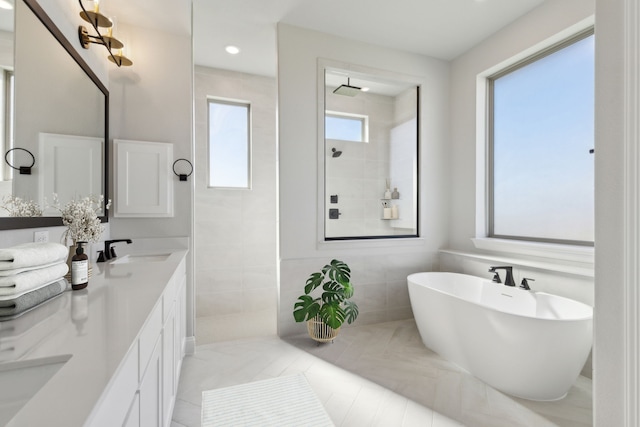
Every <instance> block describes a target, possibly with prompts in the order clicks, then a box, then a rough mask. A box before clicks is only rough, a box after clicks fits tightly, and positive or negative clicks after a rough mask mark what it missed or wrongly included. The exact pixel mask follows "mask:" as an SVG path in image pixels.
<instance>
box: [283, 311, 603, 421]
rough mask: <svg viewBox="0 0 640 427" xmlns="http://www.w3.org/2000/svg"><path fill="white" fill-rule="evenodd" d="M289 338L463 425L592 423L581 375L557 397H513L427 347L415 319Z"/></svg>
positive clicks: (588, 389)
mask: <svg viewBox="0 0 640 427" xmlns="http://www.w3.org/2000/svg"><path fill="white" fill-rule="evenodd" d="M287 341H288V342H290V343H291V344H293V345H295V346H296V347H298V348H301V349H304V350H305V351H308V352H310V353H311V354H313V355H315V356H318V357H320V358H322V359H324V360H326V361H328V362H331V363H332V364H334V365H335V366H338V367H341V368H344V369H345V370H347V371H349V372H352V373H354V374H358V375H361V376H362V377H364V378H367V379H369V380H371V381H373V382H375V383H377V384H380V385H382V386H383V387H385V388H387V389H389V390H392V391H395V392H396V393H398V394H400V395H402V396H405V397H408V398H409V399H411V400H413V401H414V402H416V403H419V404H421V405H424V406H426V407H428V408H431V409H433V410H434V411H437V412H439V413H441V414H444V415H446V416H448V417H450V418H452V419H454V420H456V421H458V422H460V423H462V424H464V425H467V426H482V427H484V426H488V427H493V426H505V427H507V426H508V427H515V426H526V427H529V426H535V427H538V426H540V427H547V426H548V427H552V426H561V427H574V426H575V427H578V426H580V427H586V426H591V425H592V388H591V380H590V379H588V378H585V377H582V376H581V377H579V378H578V380H577V381H576V384H575V385H574V386H573V387H572V388H571V390H570V391H569V393H568V395H567V397H565V398H564V399H562V400H559V401H556V402H533V401H529V400H526V399H519V398H515V397H511V396H508V395H505V394H503V393H501V392H499V391H496V390H495V389H493V388H491V387H490V386H488V385H486V384H485V383H483V382H482V381H480V380H478V379H476V378H475V377H473V376H472V375H470V374H468V373H467V372H466V371H464V370H462V369H460V368H459V367H457V366H456V365H454V364H453V363H450V362H448V361H447V360H445V359H443V358H441V357H440V356H438V355H437V354H436V353H434V352H432V351H430V350H429V349H427V348H426V347H425V346H424V344H423V343H422V340H421V338H420V335H419V333H418V330H417V327H416V324H415V322H414V321H413V320H403V321H396V322H389V323H382V324H376V325H365V326H355V327H349V328H344V329H343V330H342V331H340V335H339V336H338V338H337V339H336V340H335V341H334V343H333V344H326V345H321V346H318V345H316V344H315V343H314V342H313V341H311V340H310V339H309V338H308V337H306V336H298V337H293V338H290V339H287Z"/></svg>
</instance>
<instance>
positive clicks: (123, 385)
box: [88, 259, 186, 427]
mask: <svg viewBox="0 0 640 427" xmlns="http://www.w3.org/2000/svg"><path fill="white" fill-rule="evenodd" d="M185 301H186V269H185V261H184V259H183V260H182V262H181V263H180V265H179V266H178V268H177V269H176V271H175V273H174V274H173V276H172V277H171V279H170V280H169V282H168V283H167V285H166V287H165V289H164V291H163V293H162V295H161V297H160V299H159V300H158V301H157V303H156V305H155V306H154V308H153V310H152V311H151V313H150V314H149V316H148V318H147V320H146V322H145V324H144V326H143V327H142V329H141V331H140V333H139V334H138V337H137V339H136V340H135V342H134V343H133V345H132V346H131V349H130V350H129V352H128V353H127V355H126V356H125V358H124V360H123V362H122V364H121V365H120V368H119V369H118V371H117V372H116V374H115V375H114V377H113V378H112V381H111V382H110V385H109V386H108V387H107V390H106V391H105V394H104V395H103V399H102V400H101V402H100V403H99V404H98V406H97V407H96V408H95V410H94V416H93V417H92V418H91V420H90V422H89V423H88V425H90V426H91V427H102V426H105V427H107V426H108V427H113V426H126V427H147V426H148V427H169V426H170V425H171V415H172V412H173V406H174V403H175V397H176V392H177V387H178V379H179V375H180V368H181V365H182V358H183V357H184V350H185V347H184V342H185V338H186V312H185Z"/></svg>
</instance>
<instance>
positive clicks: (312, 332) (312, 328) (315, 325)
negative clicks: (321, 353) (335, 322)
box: [307, 316, 340, 342]
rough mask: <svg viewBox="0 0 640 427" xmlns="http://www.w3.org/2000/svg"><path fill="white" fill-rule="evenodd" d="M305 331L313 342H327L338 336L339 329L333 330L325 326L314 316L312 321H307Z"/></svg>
mask: <svg viewBox="0 0 640 427" xmlns="http://www.w3.org/2000/svg"><path fill="white" fill-rule="evenodd" d="M307 331H308V332H309V336H310V337H311V338H312V339H313V340H314V341H318V342H329V341H333V339H334V338H335V337H337V336H338V332H339V331H340V328H338V329H333V328H332V327H330V326H329V325H327V324H325V323H324V322H323V321H322V319H320V317H318V316H316V317H314V318H313V319H309V320H307Z"/></svg>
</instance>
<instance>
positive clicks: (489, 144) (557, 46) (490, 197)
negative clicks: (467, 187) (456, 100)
mask: <svg viewBox="0 0 640 427" xmlns="http://www.w3.org/2000/svg"><path fill="white" fill-rule="evenodd" d="M594 35H595V31H594V27H593V26H591V27H589V28H586V29H584V30H582V31H579V32H577V33H575V34H573V35H571V36H569V37H567V38H564V39H562V40H561V41H559V42H557V43H554V44H552V45H550V46H548V47H546V48H544V49H541V50H539V51H537V52H535V53H533V54H532V55H528V56H527V57H525V58H523V59H521V60H519V61H516V62H514V63H513V64H511V65H508V66H507V67H504V68H501V69H500V70H499V71H497V72H495V73H492V74H490V75H488V76H487V77H486V94H485V96H486V107H485V108H486V114H485V119H486V123H485V126H486V156H487V159H486V167H487V171H486V180H487V184H486V197H485V209H486V224H485V226H486V237H487V238H489V239H504V240H515V241H525V242H532V243H551V244H560V245H570V246H590V247H593V246H594V241H584V240H567V239H553V238H542V237H537V238H536V237H530V236H515V235H502V234H496V233H495V232H494V225H495V224H494V188H495V186H494V104H493V101H494V82H495V81H496V80H497V79H499V78H500V77H503V76H506V75H508V74H510V73H512V72H514V71H517V70H519V69H521V68H523V67H526V66H527V65H530V64H533V63H535V62H537V61H539V60H541V59H543V58H545V57H547V56H549V55H552V54H554V53H557V52H559V51H561V50H562V49H564V48H566V47H568V46H571V45H573V44H574V43H577V42H579V41H581V40H584V39H586V38H588V37H591V36H594ZM594 90H595V88H594Z"/></svg>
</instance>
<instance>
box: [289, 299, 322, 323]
mask: <svg viewBox="0 0 640 427" xmlns="http://www.w3.org/2000/svg"><path fill="white" fill-rule="evenodd" d="M319 300H320V299H319V298H316V299H313V298H311V297H310V296H309V295H302V296H300V297H299V298H298V302H296V303H295V304H294V305H293V318H294V319H295V320H296V322H304V321H305V320H309V319H311V318H313V317H315V316H316V314H318V312H319V311H320V304H319V303H318V301H319Z"/></svg>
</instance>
